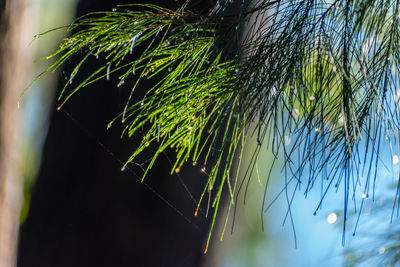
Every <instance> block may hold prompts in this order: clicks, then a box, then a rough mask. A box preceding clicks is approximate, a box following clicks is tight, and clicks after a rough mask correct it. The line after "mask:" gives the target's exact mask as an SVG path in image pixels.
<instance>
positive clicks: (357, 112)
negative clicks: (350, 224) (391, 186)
mask: <svg viewBox="0 0 400 267" xmlns="http://www.w3.org/2000/svg"><path fill="white" fill-rule="evenodd" d="M233 2H234V1H217V2H216V5H215V8H214V9H213V10H212V11H210V12H208V14H206V15H205V14H204V13H203V14H201V13H200V12H195V11H194V10H192V11H190V1H187V2H186V3H185V5H183V6H182V7H181V8H180V9H178V10H176V11H173V10H169V9H165V8H161V7H158V6H156V5H141V6H140V8H141V9H143V10H141V11H133V10H131V7H134V8H135V7H137V6H121V7H118V9H115V10H113V11H112V12H103V13H92V14H88V15H87V16H85V17H83V18H80V19H78V20H77V21H76V22H74V23H73V24H72V25H71V26H70V27H69V29H70V30H73V32H74V33H73V34H72V35H71V36H70V37H69V38H67V39H66V40H65V41H64V42H63V43H62V44H61V45H60V48H59V49H58V50H57V51H56V52H55V53H54V54H53V55H51V56H49V57H48V58H52V57H57V61H56V62H55V63H54V64H53V65H52V66H51V67H49V68H48V69H47V70H46V71H45V72H48V71H51V70H55V69H57V68H58V67H60V65H61V64H63V63H64V62H66V61H68V60H69V59H71V58H72V57H74V56H76V55H82V59H81V61H80V62H79V63H78V64H77V65H76V67H75V68H74V70H73V71H72V73H71V74H70V76H69V79H68V82H67V83H66V84H65V87H64V90H63V92H62V94H61V95H60V97H59V100H60V101H61V105H60V108H61V106H62V105H63V104H64V103H65V102H66V101H67V100H68V99H69V98H70V97H71V96H72V95H73V94H75V93H76V92H78V91H79V90H80V89H82V88H84V87H86V86H88V85H89V84H92V83H94V82H95V81H97V80H99V79H109V77H110V76H111V75H113V74H115V73H117V74H118V75H119V76H118V79H119V82H118V86H122V85H124V83H125V81H126V80H128V79H129V78H131V77H133V78H134V82H133V83H132V84H129V85H124V86H129V88H130V96H129V98H128V99H126V106H125V109H124V111H123V113H122V114H120V116H119V117H118V118H117V119H115V120H114V121H113V122H115V121H116V120H120V121H122V123H124V124H125V125H126V128H125V131H124V133H125V134H127V135H129V136H133V135H134V134H135V133H137V132H138V131H144V133H143V140H142V142H141V143H140V145H139V146H138V147H137V149H136V150H135V151H133V152H132V155H131V157H130V158H129V159H128V160H127V162H126V164H125V166H126V165H128V164H129V163H130V162H132V161H133V160H134V159H135V158H136V157H137V156H138V155H139V154H140V153H141V152H142V151H143V150H145V149H146V147H148V146H149V145H150V144H151V143H156V144H157V149H156V150H155V153H154V156H153V158H152V160H151V161H150V162H149V164H148V166H147V170H146V172H145V173H144V176H145V175H146V173H147V171H148V170H149V169H150V168H151V167H153V165H154V163H155V160H156V159H157V157H158V156H159V155H160V154H161V153H162V152H163V151H165V150H167V149H171V148H172V149H174V150H175V151H176V160H175V163H174V166H173V168H172V170H171V172H174V171H176V172H179V170H180V168H181V166H182V165H183V163H184V162H187V161H192V162H193V163H194V164H196V163H197V162H198V161H200V160H201V161H202V162H199V164H202V165H203V166H204V167H203V168H204V170H206V168H207V173H208V175H209V179H208V182H207V184H206V186H205V188H204V192H203V194H202V196H201V198H200V201H199V206H200V205H201V203H202V199H203V196H204V195H205V194H206V193H210V192H214V193H213V201H212V202H211V203H212V207H213V210H214V212H213V220H212V225H211V230H210V235H211V231H212V229H213V227H214V222H215V218H216V215H217V212H218V208H219V204H220V201H221V196H222V193H223V189H224V188H225V189H224V190H226V191H227V192H229V195H230V198H231V201H230V202H229V204H228V205H229V206H228V211H230V210H231V206H232V204H234V203H235V197H236V196H237V195H238V194H239V192H240V190H241V188H242V185H243V183H242V182H239V181H245V179H246V177H245V178H243V179H242V180H240V179H239V177H238V173H239V168H235V167H234V166H240V167H241V168H247V169H248V170H249V171H248V172H246V174H247V175H248V176H250V175H251V173H252V169H253V167H254V163H255V161H256V160H257V156H258V153H259V151H260V149H261V148H262V146H263V144H267V145H269V146H270V147H272V150H273V153H274V155H275V157H278V154H279V153H281V152H283V156H284V159H285V164H284V168H285V174H286V176H287V178H288V179H287V181H288V182H287V183H289V182H290V181H291V182H295V183H298V185H300V183H302V184H305V187H304V190H305V194H307V193H308V192H309V191H310V190H311V189H312V188H313V186H314V184H315V183H316V181H317V180H320V181H318V182H321V183H323V181H326V182H325V184H323V191H324V193H323V195H322V197H321V202H322V200H323V198H324V197H325V194H326V192H327V191H328V190H329V189H330V188H331V187H333V186H335V187H343V190H344V197H345V200H344V209H345V212H344V214H345V219H344V220H345V221H346V214H347V213H346V211H347V207H348V203H349V201H350V197H353V198H354V197H355V196H354V194H355V191H356V188H359V187H362V191H363V192H364V194H366V195H368V193H371V192H370V190H372V189H370V188H372V187H373V186H375V180H376V170H377V166H378V164H379V162H380V157H379V151H380V147H381V146H382V144H381V142H382V137H384V136H385V137H387V139H388V140H389V142H388V144H390V146H392V144H393V143H395V140H396V138H398V137H397V135H398V129H399V126H400V125H399V106H398V105H399V97H400V93H399V91H398V87H399V74H400V49H399V42H400V27H399V8H400V1H396V0H362V1H361V0H345V1H338V0H335V1H328V0H310V1H294V0H276V1H271V0H270V1H267V0H263V1H253V2H251V3H248V2H247V1H238V3H236V2H235V3H233ZM90 57H101V59H102V60H105V63H104V64H102V65H101V66H100V67H99V68H98V69H97V70H95V71H94V72H93V73H92V74H91V75H89V76H88V77H85V78H84V79H83V80H82V81H80V82H78V83H77V85H76V86H75V85H74V84H75V83H73V80H74V78H75V76H76V75H77V73H78V72H79V70H80V69H81V68H82V67H83V66H84V65H85V62H86V60H88V59H89V58H90ZM40 76H41V75H39V76H38V77H40ZM152 78H154V79H157V82H156V83H155V85H154V86H153V87H152V88H151V89H149V90H148V91H147V92H146V94H145V96H144V98H143V100H142V101H139V102H133V101H131V96H132V95H133V94H134V93H135V88H137V87H138V86H140V85H141V82H142V81H143V80H145V79H152ZM154 79H153V80H154ZM70 88H71V89H70ZM110 125H111V124H110ZM254 125H255V126H254ZM252 135H254V136H256V138H257V143H258V145H257V148H256V151H255V152H254V156H253V158H252V161H251V163H250V164H249V166H241V164H240V161H241V154H242V151H243V148H244V146H245V143H246V138H247V137H248V136H252ZM289 138H290V139H291V140H292V141H291V142H290V144H289V141H288V140H289ZM125 166H124V168H125ZM144 176H143V179H144ZM289 178H290V179H289ZM298 189H299V186H296V190H298ZM293 193H294V192H293ZM317 209H318V208H317ZM196 213H197V212H196ZM228 216H229V212H228ZM226 224H227V220H225V227H226ZM344 225H345V226H344V229H345V227H346V224H344ZM225 227H224V229H225ZM221 238H222V237H221ZM208 240H209V239H208ZM207 246H208V243H207Z"/></svg>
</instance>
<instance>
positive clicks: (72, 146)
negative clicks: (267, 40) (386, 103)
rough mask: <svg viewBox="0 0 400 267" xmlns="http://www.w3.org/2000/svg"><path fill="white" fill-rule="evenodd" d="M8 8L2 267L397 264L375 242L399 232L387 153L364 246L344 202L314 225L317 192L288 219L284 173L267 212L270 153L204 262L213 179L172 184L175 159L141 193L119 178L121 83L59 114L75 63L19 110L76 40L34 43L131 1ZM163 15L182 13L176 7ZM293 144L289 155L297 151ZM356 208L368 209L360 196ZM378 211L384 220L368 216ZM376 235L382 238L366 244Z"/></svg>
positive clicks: (0, 181) (40, 1)
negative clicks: (204, 209)
mask: <svg viewBox="0 0 400 267" xmlns="http://www.w3.org/2000/svg"><path fill="white" fill-rule="evenodd" d="M136 2H137V1H136ZM142 2H145V1H142ZM147 2H150V3H153V2H152V1H147ZM203 2H204V5H205V6H207V5H209V6H210V7H211V6H212V4H213V3H212V1H203ZM0 3H1V4H0V8H1V13H0V15H1V17H0V19H1V24H0V27H1V28H0V34H1V35H0V36H1V39H0V42H1V47H0V49H1V50H0V62H1V67H0V77H1V79H0V88H1V97H0V110H1V114H0V115H1V122H0V123H1V124H0V138H1V139H0V149H1V150H0V151H1V152H0V173H1V174H0V266H21V267H22V266H43V267H45V266H227V267H228V266H340V265H346V264H347V263H346V261H348V262H350V263H351V261H352V260H353V262H354V263H357V262H362V261H363V260H365V259H368V257H374V256H376V255H378V256H379V255H381V256H385V253H387V252H388V251H389V247H388V245H385V244H386V243H387V242H388V240H389V239H390V236H389V237H385V238H383V236H382V234H380V233H387V232H385V231H386V230H387V228H388V227H392V228H393V227H394V226H393V225H392V226H390V224H389V222H390V217H391V212H392V205H391V204H392V203H393V198H392V196H393V197H394V196H395V187H394V185H395V184H396V181H397V180H396V179H394V177H393V173H396V172H397V173H398V160H397V162H395V161H394V158H392V151H384V150H383V152H381V153H382V158H384V159H385V160H386V161H388V162H391V163H392V168H386V169H382V170H380V172H379V176H380V178H381V179H383V180H384V181H386V182H384V183H382V186H380V187H379V188H377V193H376V194H377V195H379V194H380V195H385V196H388V197H386V198H382V199H381V200H380V201H375V202H372V199H371V198H368V199H366V200H365V204H364V205H365V207H364V210H366V212H365V216H362V217H361V221H360V223H359V226H358V230H357V234H356V236H355V237H353V236H352V234H353V230H354V226H355V220H356V219H357V214H358V211H357V210H356V211H352V212H353V213H354V214H353V217H352V218H355V219H354V222H353V221H350V227H349V229H350V230H348V231H347V232H346V234H345V235H346V247H345V248H343V247H342V240H343V237H342V223H341V222H342V220H343V213H342V209H343V194H342V193H341V190H340V188H339V189H338V190H337V192H335V191H334V190H332V192H330V193H329V194H328V196H327V197H326V199H325V201H324V203H323V205H322V209H321V210H318V212H317V214H316V215H315V216H313V214H314V212H315V211H316V208H317V206H318V203H319V201H320V199H321V197H322V194H323V192H320V191H319V190H315V194H311V195H309V196H307V198H304V195H303V194H302V193H301V191H299V192H298V194H296V195H295V197H294V199H293V201H292V202H291V206H290V211H291V212H290V213H288V212H287V211H288V208H289V205H288V201H287V199H286V197H285V192H286V191H285V190H284V189H285V185H286V182H285V180H284V178H283V175H282V172H281V169H280V168H281V167H279V168H275V169H274V170H273V172H272V174H271V182H270V185H269V187H268V191H267V197H266V198H265V203H266V205H265V206H264V209H263V206H262V204H263V201H262V200H263V198H264V187H265V186H264V185H265V183H266V181H267V177H268V171H269V168H270V164H271V162H272V157H273V156H272V153H271V151H269V150H268V149H264V150H263V152H262V155H261V156H260V160H259V161H258V162H257V164H256V169H257V171H256V172H255V173H254V175H253V177H252V179H251V180H250V183H249V187H248V193H247V197H246V203H244V195H243V194H242V195H241V196H240V197H239V199H238V202H237V203H235V206H236V209H237V211H236V217H235V220H234V223H235V225H234V226H232V222H233V218H232V216H231V218H230V223H229V224H228V228H227V230H226V231H227V233H226V234H225V237H224V240H223V242H221V241H219V239H220V238H219V233H220V231H221V230H222V225H223V220H224V215H225V212H224V211H221V213H220V221H219V222H218V224H219V229H217V230H216V231H215V234H214V236H213V240H212V243H211V246H210V249H209V252H208V253H207V254H206V255H204V254H203V250H204V245H205V238H206V236H207V232H208V227H209V218H206V216H205V214H204V213H203V214H201V215H199V216H197V217H195V216H194V211H195V209H196V203H195V202H196V200H197V199H199V196H200V194H201V190H202V187H203V186H204V184H205V182H206V174H204V173H203V172H201V169H200V167H198V166H195V167H193V166H191V164H187V166H185V168H182V171H181V172H180V173H179V174H175V175H169V172H170V168H171V165H170V162H169V159H170V158H172V157H173V154H171V155H165V157H164V158H163V159H160V160H159V161H158V162H157V166H156V167H155V168H154V169H153V170H152V172H151V174H150V175H149V177H147V178H146V180H145V183H140V181H139V176H140V171H141V169H140V166H138V168H137V169H135V168H133V169H131V170H130V171H125V172H122V171H121V166H122V164H123V162H124V160H125V159H127V158H128V156H129V154H130V152H131V151H132V149H133V148H134V144H133V143H132V141H131V140H129V139H121V138H120V133H121V129H122V127H120V128H118V127H115V128H112V129H110V130H107V129H106V126H107V124H108V122H109V121H110V120H111V119H113V118H114V117H115V116H116V115H118V114H119V112H121V110H122V109H123V107H124V104H125V103H124V100H123V99H124V96H125V95H126V90H127V89H126V88H123V87H122V88H118V87H116V86H115V85H116V80H113V79H110V81H100V82H98V83H96V84H95V85H93V86H92V87H91V88H86V89H85V90H82V91H81V92H80V93H79V94H78V95H77V96H76V97H75V98H73V99H72V100H71V101H69V102H68V103H67V104H66V105H65V106H64V107H63V109H62V110H60V111H57V110H56V107H57V103H56V96H57V92H58V91H59V90H60V87H62V86H63V84H64V83H65V78H64V77H65V76H66V74H65V73H69V72H70V71H71V68H72V67H71V66H73V63H74V62H71V64H69V65H66V66H64V70H62V71H60V72H58V73H53V74H50V75H49V74H47V75H46V76H43V77H42V78H41V79H39V80H38V81H37V82H36V83H35V84H34V86H33V87H32V88H31V89H30V90H29V91H27V92H26V94H25V95H24V97H23V98H22V102H21V103H20V107H19V108H17V102H18V98H19V97H20V96H21V94H22V93H23V90H24V88H26V87H27V85H28V84H29V83H30V82H32V81H33V80H34V79H35V77H36V76H37V75H38V74H40V73H41V72H42V71H43V70H44V69H45V68H47V67H48V66H50V64H51V62H50V61H49V60H38V59H40V58H43V57H45V56H47V55H49V54H51V53H52V52H53V51H55V50H56V49H57V47H58V44H59V42H60V41H61V40H62V39H63V38H65V37H66V34H68V32H67V31H66V30H59V31H55V32H52V33H50V34H47V35H45V36H44V37H40V38H37V34H39V33H42V32H45V31H47V30H49V29H52V28H55V27H59V26H64V25H68V24H69V23H71V22H72V20H73V19H74V18H75V17H79V16H81V15H83V14H86V13H88V12H93V11H109V10H111V9H112V8H114V7H115V6H116V5H117V4H124V3H132V1H127V0H125V1H123V0H118V1H106V0H102V1H90V0H80V1H78V0H12V1H10V0H9V1H6V0H3V1H2V2H0ZM157 4H160V5H165V6H167V7H169V8H174V7H176V6H178V5H179V2H176V1H157ZM34 39H38V40H35V41H34V42H32V41H33V40H34ZM90 64H93V66H95V65H96V64H99V61H96V60H93V61H92V62H90ZM89 68H90V67H89ZM83 75H84V73H83ZM139 97H140V96H137V98H138V99H139ZM288 138H289V140H288V143H290V138H296V137H295V136H294V137H288ZM288 145H289V144H288ZM254 147H255V143H253V144H250V145H249V146H248V147H247V148H246V151H248V156H247V159H245V162H244V164H245V163H246V160H247V161H249V158H250V155H251V153H250V152H251V151H253V149H254ZM147 156H149V155H147ZM145 159H146V155H144V156H143V160H145ZM278 163H279V162H278ZM281 164H282V162H280V164H277V165H281ZM388 165H390V164H388ZM138 175H139V176H138ZM295 185H296V184H295V183H291V184H289V186H288V188H287V189H288V192H293V191H294V190H297V189H296V188H295ZM316 187H318V185H316ZM282 192H283V193H282ZM356 195H357V197H360V196H361V192H358V191H357V192H356ZM275 198H277V201H276V202H274V199H275ZM226 201H228V199H227V200H226ZM271 202H274V204H273V205H272V206H271V207H270V208H269V209H268V210H265V207H267V206H268V205H269V203H271ZM382 207H385V209H383V208H382ZM374 209H378V210H380V213H372V212H373V210H374ZM381 213H383V214H381ZM369 214H372V215H369ZM262 216H263V219H264V222H263V223H264V231H262V230H261V229H262V227H261V222H262V220H261V217H262ZM352 220H353V219H352ZM371 225H373V227H371ZM352 226H353V227H352ZM363 227H364V228H363ZM372 228H374V230H375V231H376V232H377V235H369V238H366V239H365V238H363V237H365V235H364V234H365V233H364V232H369V233H368V234H370V232H371V231H370V229H372ZM366 229H369V230H368V231H366ZM391 231H394V230H393V229H392V230H391ZM231 233H232V234H231ZM393 233H395V232H393ZM377 236H379V238H376V237H377ZM393 236H396V235H393ZM385 242H386V243H385ZM396 244H397V243H396ZM363 246H366V247H368V249H370V250H371V251H370V252H369V254H368V255H369V256H368V255H364V254H362V253H360V252H357V251H356V250H355V249H354V247H361V248H363ZM391 246H392V247H393V245H391ZM357 253H358V254H357ZM371 266H377V265H371Z"/></svg>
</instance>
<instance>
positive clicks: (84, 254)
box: [18, 0, 208, 267]
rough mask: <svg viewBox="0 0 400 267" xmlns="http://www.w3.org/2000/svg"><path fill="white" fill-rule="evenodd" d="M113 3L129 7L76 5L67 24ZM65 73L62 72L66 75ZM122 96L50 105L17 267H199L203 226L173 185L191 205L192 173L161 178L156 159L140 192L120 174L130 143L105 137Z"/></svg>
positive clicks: (102, 91)
mask: <svg viewBox="0 0 400 267" xmlns="http://www.w3.org/2000/svg"><path fill="white" fill-rule="evenodd" d="M149 2H152V1H149ZM121 3H132V1H121V0H118V1H107V0H102V1H89V0H81V1H80V3H79V4H78V12H77V16H81V15H83V14H86V13H88V12H93V11H107V10H111V9H112V8H114V7H115V6H116V5H117V4H121ZM171 3H173V4H174V6H177V5H178V4H179V3H178V2H172V1H165V6H167V7H169V8H174V7H173V6H171ZM157 4H160V3H159V2H158V3H157ZM90 64H92V65H90ZM90 64H88V65H86V67H85V70H83V71H82V73H81V74H82V76H83V75H86V74H87V73H88V72H86V74H85V71H88V70H90V69H94V68H96V64H99V61H96V60H95V59H94V57H93V60H91V61H90ZM65 68H66V70H65V72H66V73H69V71H70V70H71V68H72V67H71V66H65ZM63 84H64V81H60V83H59V88H62V86H63ZM144 87H146V86H144ZM144 87H143V88H141V90H139V91H138V94H137V99H139V97H140V94H143V92H144V91H145V88H144ZM59 90H61V89H59ZM129 90H130V88H129V83H126V85H125V86H124V87H121V88H117V86H116V80H113V79H110V81H106V80H102V81H99V82H97V83H95V84H94V85H93V86H92V87H90V88H89V87H88V88H84V89H83V90H81V91H80V92H79V93H78V94H77V95H76V96H75V97H74V98H72V100H71V101H69V102H68V103H67V104H66V105H65V106H63V108H62V109H61V110H60V111H56V107H57V106H56V105H57V104H54V107H53V108H52V112H53V113H52V115H51V122H50V127H49V131H48V136H47V139H46V142H45V146H44V153H43V159H42V164H41V167H40V172H39V177H38V178H37V183H36V185H35V187H34V189H33V192H32V199H31V207H30V210H29V214H28V217H27V219H26V222H25V223H24V225H23V226H22V229H21V232H20V244H19V251H18V266H20V267H25V266H41V267H46V266H49V267H50V266H51V267H54V266H87V267H89V266H200V265H201V264H202V260H203V249H204V239H205V236H206V234H207V231H208V222H207V219H205V218H204V216H198V217H194V211H195V209H196V204H195V203H194V201H193V200H192V199H191V197H190V196H189V194H188V193H187V190H186V189H185V188H184V185H183V183H182V182H181V181H183V182H184V184H185V185H186V186H187V188H188V191H190V193H191V194H193V197H194V199H198V198H199V196H200V193H201V192H200V191H201V189H202V186H203V185H204V183H205V182H206V177H205V175H204V174H203V173H201V172H200V169H199V167H191V166H190V164H189V163H188V164H187V166H186V168H184V169H183V170H182V172H181V173H180V177H178V176H177V175H173V176H171V175H169V173H170V170H171V165H170V163H169V162H168V156H164V157H160V159H159V160H158V161H157V163H156V166H155V167H154V168H153V170H152V171H151V173H150V174H149V175H148V177H147V178H146V180H145V183H146V184H143V183H140V180H139V178H138V177H137V176H135V173H137V175H138V176H141V175H142V172H141V170H140V168H134V166H132V165H131V166H132V167H133V168H132V169H131V170H132V171H129V170H126V171H124V172H121V167H122V162H124V161H125V160H126V159H128V157H129V155H130V153H131V152H132V151H133V149H134V148H135V142H136V141H137V140H131V139H128V138H124V139H121V138H120V135H121V130H122V129H123V128H122V126H119V127H118V126H117V127H113V128H111V129H110V130H107V129H106V128H107V124H108V122H110V121H111V120H112V119H113V118H114V117H115V116H117V115H118V114H119V113H120V112H121V110H122V109H123V107H124V104H125V100H124V99H125V98H124V96H126V94H127V93H128V92H129ZM148 155H150V153H149V154H148ZM172 156H173V155H172V154H171V156H170V157H169V158H171V159H172ZM143 159H146V155H144V156H143ZM180 179H181V180H180ZM188 220H190V221H188Z"/></svg>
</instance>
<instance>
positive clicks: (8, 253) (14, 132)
mask: <svg viewBox="0 0 400 267" xmlns="http://www.w3.org/2000/svg"><path fill="white" fill-rule="evenodd" d="M0 2H1V4H0V36H1V38H0V266H2V267H9V266H15V264H16V248H17V241H18V229H19V215H20V210H21V203H22V189H23V179H22V174H21V168H20V167H21V164H20V163H21V160H20V159H21V151H20V142H19V133H20V125H21V124H20V115H21V111H20V110H18V108H17V101H18V97H19V95H20V94H21V90H22V89H23V88H24V87H25V86H26V81H27V78H28V75H29V70H30V65H31V62H32V58H31V56H30V55H29V50H28V49H27V45H28V43H29V41H28V40H25V39H26V34H24V33H25V32H26V30H27V28H28V27H30V25H31V24H32V23H30V21H29V18H28V16H27V15H26V11H27V6H26V2H27V1H26V0H11V1H7V0H6V1H0ZM24 37H25V39H24Z"/></svg>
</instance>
